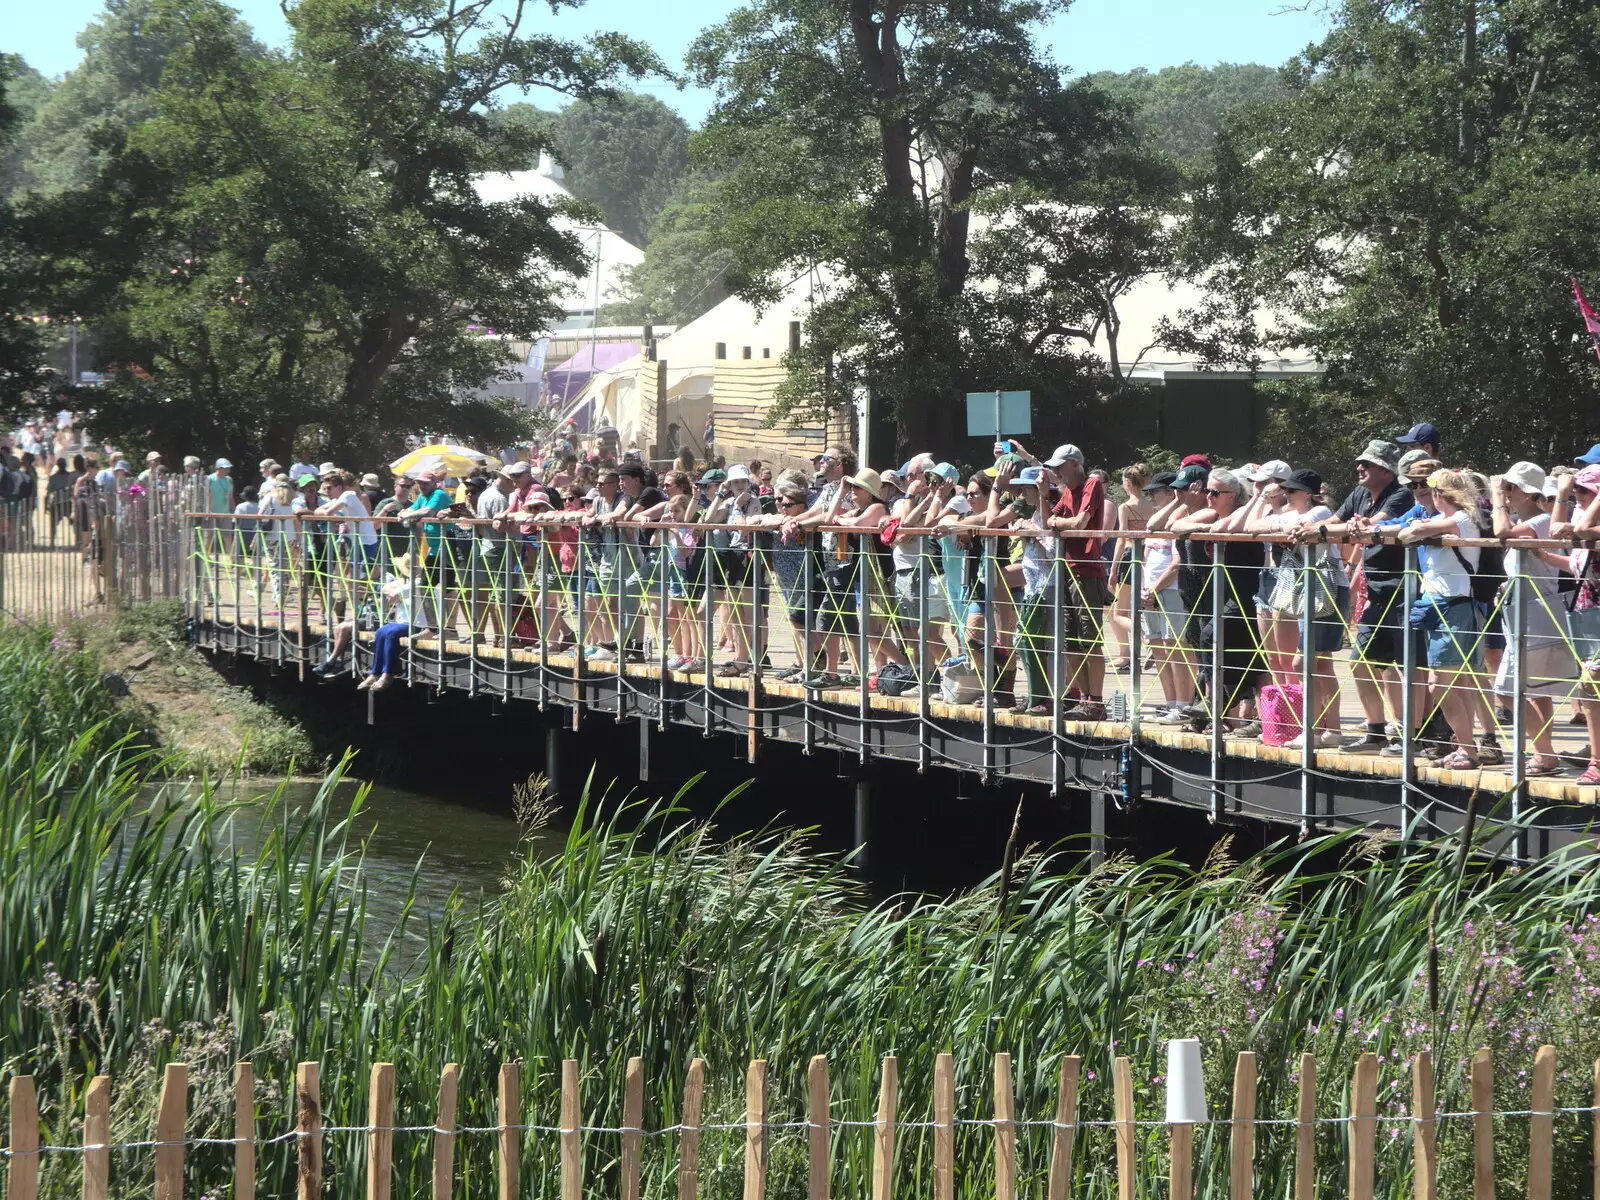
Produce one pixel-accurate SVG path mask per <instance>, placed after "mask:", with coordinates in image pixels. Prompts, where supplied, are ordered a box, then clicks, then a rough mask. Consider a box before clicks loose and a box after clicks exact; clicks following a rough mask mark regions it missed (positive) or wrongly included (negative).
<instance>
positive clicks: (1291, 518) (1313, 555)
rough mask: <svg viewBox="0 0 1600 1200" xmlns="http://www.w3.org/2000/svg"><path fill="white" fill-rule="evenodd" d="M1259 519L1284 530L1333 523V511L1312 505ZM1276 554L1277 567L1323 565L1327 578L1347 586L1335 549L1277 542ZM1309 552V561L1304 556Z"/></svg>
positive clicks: (1341, 564)
mask: <svg viewBox="0 0 1600 1200" xmlns="http://www.w3.org/2000/svg"><path fill="white" fill-rule="evenodd" d="M1262 520H1264V521H1270V522H1272V524H1274V525H1277V526H1279V527H1280V528H1283V529H1288V528H1290V527H1292V526H1295V525H1301V524H1307V525H1320V524H1321V523H1322V522H1323V521H1331V520H1333V510H1332V509H1330V508H1329V507H1328V506H1327V505H1326V504H1313V505H1312V506H1311V507H1310V508H1308V509H1306V511H1305V512H1303V513H1298V512H1295V511H1294V510H1293V509H1291V508H1286V509H1284V510H1283V511H1282V512H1278V513H1273V514H1272V516H1270V517H1263V518H1262ZM1277 551H1278V565H1279V566H1280V567H1294V568H1296V569H1298V568H1300V567H1303V566H1304V565H1305V564H1306V563H1307V562H1313V563H1317V564H1318V565H1319V567H1320V566H1321V565H1322V564H1323V563H1327V564H1328V566H1329V570H1328V574H1329V577H1330V578H1332V579H1333V581H1334V583H1335V585H1336V586H1343V585H1345V584H1347V583H1349V580H1348V579H1347V578H1346V577H1345V573H1344V559H1343V558H1341V557H1340V556H1339V548H1338V547H1337V546H1323V545H1320V544H1312V545H1309V546H1287V545H1284V544H1282V543H1279V544H1278V545H1277ZM1308 553H1309V558H1308V557H1307V555H1308Z"/></svg>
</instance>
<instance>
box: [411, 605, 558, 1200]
mask: <svg viewBox="0 0 1600 1200" xmlns="http://www.w3.org/2000/svg"><path fill="white" fill-rule="evenodd" d="M439 636H440V637H441V638H442V637H443V636H444V635H443V633H441V634H440V635H439ZM578 1086H579V1079H578V1060H577V1059H575V1058H566V1059H562V1061H561V1200H583V1097H582V1095H581V1094H580V1093H579V1090H578Z"/></svg>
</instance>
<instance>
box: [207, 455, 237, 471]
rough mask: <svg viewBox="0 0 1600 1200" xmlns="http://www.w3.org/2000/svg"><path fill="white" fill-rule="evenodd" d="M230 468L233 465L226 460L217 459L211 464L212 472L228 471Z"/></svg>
mask: <svg viewBox="0 0 1600 1200" xmlns="http://www.w3.org/2000/svg"><path fill="white" fill-rule="evenodd" d="M232 466H233V464H232V463H231V462H229V461H228V460H227V459H225V458H219V459H217V461H216V462H214V463H212V464H211V469H212V470H214V471H226V470H228V469H230V468H231V467H232Z"/></svg>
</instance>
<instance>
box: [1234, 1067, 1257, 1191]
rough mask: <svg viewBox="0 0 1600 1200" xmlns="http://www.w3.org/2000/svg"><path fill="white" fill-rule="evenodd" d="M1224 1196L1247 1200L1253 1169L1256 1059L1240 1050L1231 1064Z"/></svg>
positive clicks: (1251, 1187)
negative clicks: (1230, 1111)
mask: <svg viewBox="0 0 1600 1200" xmlns="http://www.w3.org/2000/svg"><path fill="white" fill-rule="evenodd" d="M1228 1152H1229V1163H1228V1195H1229V1196H1230V1197H1231V1200H1250V1194H1251V1192H1253V1191H1254V1190H1255V1169H1256V1056H1255V1051H1253V1050H1241V1051H1239V1056H1238V1057H1237V1058H1236V1059H1234V1062H1233V1125H1232V1127H1231V1128H1230V1130H1229V1133H1228Z"/></svg>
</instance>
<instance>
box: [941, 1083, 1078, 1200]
mask: <svg viewBox="0 0 1600 1200" xmlns="http://www.w3.org/2000/svg"><path fill="white" fill-rule="evenodd" d="M1082 1070H1083V1059H1082V1058H1081V1057H1080V1056H1079V1055H1076V1054H1068V1055H1065V1056H1064V1057H1063V1058H1062V1059H1061V1075H1060V1078H1059V1080H1058V1081H1057V1084H1056V1127H1055V1129H1054V1130H1053V1131H1052V1132H1053V1136H1052V1137H1051V1139H1050V1181H1049V1184H1048V1188H1047V1200H1067V1196H1068V1195H1069V1194H1070V1193H1071V1191H1072V1149H1073V1142H1074V1140H1075V1137H1076V1134H1077V1132H1078V1130H1077V1124H1078V1078H1079V1075H1080V1073H1081V1071H1082ZM950 1200H954V1198H953V1197H952V1198H950Z"/></svg>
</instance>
